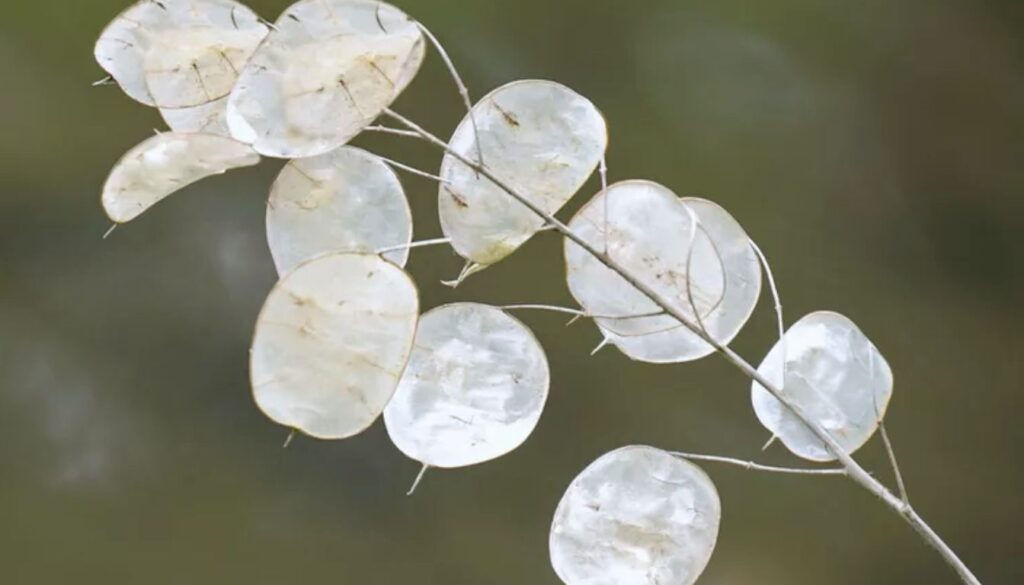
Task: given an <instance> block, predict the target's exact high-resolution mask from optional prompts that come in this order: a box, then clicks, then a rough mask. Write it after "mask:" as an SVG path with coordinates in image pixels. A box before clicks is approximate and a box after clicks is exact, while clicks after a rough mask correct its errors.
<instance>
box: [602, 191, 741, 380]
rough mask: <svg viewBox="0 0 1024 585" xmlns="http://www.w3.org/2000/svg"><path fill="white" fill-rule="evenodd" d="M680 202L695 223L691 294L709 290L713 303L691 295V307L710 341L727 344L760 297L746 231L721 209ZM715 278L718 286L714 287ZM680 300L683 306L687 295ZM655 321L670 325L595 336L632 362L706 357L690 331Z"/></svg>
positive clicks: (701, 202)
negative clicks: (697, 312)
mask: <svg viewBox="0 0 1024 585" xmlns="http://www.w3.org/2000/svg"><path fill="white" fill-rule="evenodd" d="M682 202H683V203H684V204H685V205H686V206H687V207H688V208H689V210H690V211H692V212H693V214H694V215H695V217H696V220H697V222H698V224H697V232H696V234H695V236H694V239H693V243H692V245H691V246H690V247H691V249H692V250H693V253H692V255H691V256H690V257H689V258H690V267H689V269H690V272H689V273H690V275H691V278H692V281H693V284H692V285H691V287H692V289H693V290H692V292H694V293H696V292H697V291H698V290H712V291H713V292H712V293H711V294H712V297H711V298H714V299H715V300H714V302H713V303H710V304H707V303H704V304H702V299H701V298H700V297H698V296H695V297H694V304H697V306H698V307H700V308H701V322H702V324H703V325H704V326H705V327H707V328H708V331H709V332H711V333H712V335H713V337H715V338H716V339H720V340H722V339H725V340H731V339H732V338H733V337H735V336H736V334H737V333H739V331H740V329H741V328H742V327H743V325H744V324H745V323H746V322H747V320H748V319H750V316H751V315H752V314H753V312H754V308H755V307H756V306H757V299H758V297H759V295H760V293H761V271H760V267H759V265H758V261H757V256H756V253H755V252H754V250H753V248H752V247H751V246H750V243H749V242H750V240H749V239H748V236H747V234H746V232H745V231H743V228H742V227H741V226H740V224H739V223H738V222H737V221H736V220H735V219H733V217H732V216H731V215H729V213H728V212H727V211H725V210H724V209H722V207H720V206H719V205H717V204H716V203H713V202H711V201H708V200H706V199H700V198H696V197H684V198H682ZM715 279H718V280H719V281H720V284H718V285H717V286H715V284H714V280H715ZM701 283H705V284H704V285H702V284H701ZM684 286H685V285H684ZM702 286H703V287H704V288H703V289H702V288H701V287H702ZM684 292H685V291H684ZM685 300H686V304H687V305H689V304H690V303H689V300H690V299H689V297H688V296H686V297H685ZM661 320H663V321H666V322H671V323H672V326H671V327H669V328H667V329H664V330H657V329H655V330H654V332H652V333H644V334H640V335H635V334H633V335H619V334H617V333H615V332H614V331H611V330H610V329H604V328H601V332H602V333H603V334H604V335H605V336H606V337H607V338H608V340H609V341H610V342H611V343H612V344H613V345H615V346H616V347H617V348H618V349H619V351H621V352H622V353H624V354H625V355H626V356H628V357H629V358H631V359H634V360H637V361H642V362H649V363H671V362H685V361H690V360H693V359H696V358H699V357H703V356H704V355H706V352H707V351H708V347H709V346H708V345H707V344H705V343H704V342H703V341H700V340H699V339H697V336H696V335H695V334H694V333H693V332H692V331H690V330H689V329H687V328H686V327H684V326H682V325H679V324H678V323H676V322H675V321H674V320H671V321H669V319H666V318H661ZM599 327H600V325H599Z"/></svg>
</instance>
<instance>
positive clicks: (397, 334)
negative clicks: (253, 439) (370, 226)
mask: <svg viewBox="0 0 1024 585" xmlns="http://www.w3.org/2000/svg"><path fill="white" fill-rule="evenodd" d="M418 312H419V299H418V294H417V292H416V286H415V284H413V281H412V279H411V278H409V275H408V274H406V273H405V271H404V270H402V269H401V268H399V267H397V266H395V265H394V264H392V263H390V262H388V261H387V260H384V259H382V258H381V257H379V256H375V255H370V254H351V253H335V254H328V255H325V256H320V257H318V258H315V259H313V260H309V261H307V262H305V263H303V264H301V265H299V267H298V268H296V269H295V270H293V271H291V272H289V273H288V274H286V275H285V276H284V278H282V279H281V280H280V281H279V282H278V283H277V285H275V286H274V288H273V290H271V291H270V294H269V295H268V296H267V300H266V302H265V303H264V305H263V309H262V311H260V315H259V318H258V319H257V321H256V333H255V335H254V337H253V341H252V350H251V354H250V364H249V369H250V378H251V380H252V389H253V397H254V398H255V400H256V404H257V406H259V408H260V409H261V410H262V411H263V412H264V413H265V414H266V415H267V416H268V417H270V418H271V419H272V420H274V421H275V422H278V423H280V424H282V425H285V426H287V427H291V428H294V429H297V430H299V431H302V432H303V433H306V434H307V435H311V436H313V437H318V438H321V439H342V438H345V437H349V436H352V435H355V434H357V433H359V432H360V431H362V430H364V429H366V428H367V427H369V426H370V424H372V423H373V421H374V420H376V419H377V417H378V416H380V413H381V412H382V411H383V410H384V406H385V405H386V404H387V403H388V400H390V399H391V395H392V394H393V393H394V391H395V388H396V387H397V385H398V379H399V378H400V377H401V375H402V370H403V369H404V368H405V364H406V362H407V361H408V359H409V353H410V351H411V350H412V342H413V335H414V334H415V331H416V319H417V316H418Z"/></svg>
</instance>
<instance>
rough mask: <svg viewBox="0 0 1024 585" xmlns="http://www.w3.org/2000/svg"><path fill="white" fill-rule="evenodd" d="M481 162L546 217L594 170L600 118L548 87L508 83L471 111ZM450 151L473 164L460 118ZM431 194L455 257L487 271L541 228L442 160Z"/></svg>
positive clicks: (604, 136) (461, 167)
mask: <svg viewBox="0 0 1024 585" xmlns="http://www.w3.org/2000/svg"><path fill="white" fill-rule="evenodd" d="M473 117H474V118H475V121H476V128H477V130H478V131H479V136H480V144H479V146H480V151H482V153H483V158H484V164H485V165H486V166H487V168H488V169H489V170H490V171H491V172H492V173H494V175H495V176H496V177H498V178H499V179H501V180H502V181H504V182H507V184H508V185H510V186H512V187H514V188H515V189H516V190H517V191H518V192H519V193H521V194H522V195H523V196H525V197H527V198H529V200H530V201H531V202H533V203H535V204H536V205H538V206H540V207H541V208H543V209H544V210H545V211H547V212H549V213H555V212H556V211H558V210H559V209H560V208H561V207H562V205H564V204H565V202H566V201H568V200H569V198H570V197H572V196H573V195H574V194H575V193H576V191H577V190H579V188H580V187H581V186H582V185H583V183H584V182H585V181H586V180H587V177H589V176H590V175H591V174H592V173H593V172H594V169H595V168H596V167H597V164H598V162H599V161H600V160H601V157H602V156H603V155H604V151H605V147H606V146H607V143H608V133H607V128H606V127H605V122H604V118H603V117H602V116H601V113H600V112H598V111H597V108H595V107H594V105H593V104H592V103H590V101H588V100H587V99H586V98H584V97H583V96H581V95H579V94H577V93H576V92H574V91H572V90H571V89H569V88H567V87H565V86H564V85H561V84H558V83H555V82H552V81H533V80H530V81H516V82H514V83H510V84H508V85H505V86H502V87H500V88H498V89H496V90H494V91H493V92H491V93H490V94H489V95H487V96H486V97H484V98H483V99H482V100H480V101H479V102H478V103H477V104H476V105H475V106H474V107H473ZM450 144H451V149H452V150H453V151H455V152H457V153H459V154H460V155H462V156H464V157H466V158H467V159H469V160H476V159H477V141H476V132H474V127H473V120H471V119H470V118H469V116H467V117H466V118H465V119H463V121H462V123H461V124H459V126H458V128H456V130H455V133H454V134H453V135H452V139H451V142H450ZM440 174H441V177H442V178H443V179H444V181H445V182H444V183H442V184H441V187H440V189H439V192H438V205H439V210H440V216H441V227H442V228H443V229H444V233H445V235H447V236H448V237H450V238H451V239H452V246H453V247H454V248H455V250H456V251H457V252H458V253H459V254H460V255H461V256H463V257H465V258H467V259H469V260H472V261H473V262H476V263H478V264H482V265H488V264H494V263H495V262H498V261H499V260H501V259H502V258H504V257H505V256H508V255H509V254H511V253H512V252H513V251H515V249H516V248H518V247H519V246H520V245H521V244H522V243H523V242H525V241H526V240H528V239H529V238H530V237H531V236H532V235H533V234H534V233H536V232H537V230H538V229H540V228H541V226H542V225H543V224H544V220H543V218H541V217H539V216H537V215H536V214H534V213H533V212H531V211H530V210H529V209H527V208H526V207H525V206H523V204H521V203H519V202H518V201H516V200H515V199H513V198H512V197H511V196H510V195H509V194H508V193H506V192H504V191H503V190H502V189H501V188H499V187H498V186H496V185H495V184H494V183H492V182H491V181H490V180H488V179H487V178H486V177H484V176H482V175H478V174H477V173H476V172H474V171H473V170H472V169H470V168H469V167H467V166H466V165H465V164H463V163H462V162H460V161H459V160H458V159H456V158H455V157H454V156H452V155H450V154H449V155H446V156H445V157H444V160H443V161H442V163H441V173H440Z"/></svg>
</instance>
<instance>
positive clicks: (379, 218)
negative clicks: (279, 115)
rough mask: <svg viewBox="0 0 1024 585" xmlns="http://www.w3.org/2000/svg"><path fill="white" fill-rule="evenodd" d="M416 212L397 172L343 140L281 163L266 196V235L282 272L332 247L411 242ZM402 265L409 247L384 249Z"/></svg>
mask: <svg viewBox="0 0 1024 585" xmlns="http://www.w3.org/2000/svg"><path fill="white" fill-rule="evenodd" d="M411 239H412V212H411V211H410V209H409V203H408V201H407V200H406V198H405V192H404V191H403V190H402V184H401V183H399V181H398V177H397V176H395V173H394V171H392V170H391V168H390V167H388V166H387V165H386V164H385V163H384V162H382V161H381V160H380V158H379V157H376V156H374V155H372V154H370V153H368V152H366V151H365V150H361V149H358V148H354V147H351V146H343V147H341V148H337V149H335V150H332V151H331V152H329V153H327V154H323V155H320V156H315V157H310V158H303V159H296V160H293V161H291V162H289V163H288V164H287V165H285V166H284V168H283V169H281V173H280V174H279V175H278V177H277V180H276V181H274V186H273V187H272V188H271V190H270V198H269V199H268V200H267V241H268V242H269V244H270V252H271V254H272V255H273V257H274V264H275V265H276V266H277V272H278V274H284V273H286V272H288V271H289V270H291V269H292V268H294V267H295V265H297V264H298V263H299V262H302V261H303V260H306V259H308V258H311V257H313V256H316V255H318V254H322V253H324V252H330V251H350V252H351V251H356V252H374V251H376V250H380V249H383V248H386V247H392V246H401V245H407V244H409V242H410V241H411ZM384 257H385V258H387V259H388V260H390V261H392V262H394V263H395V264H397V265H399V266H404V265H405V262H406V260H407V259H408V257H409V249H408V247H405V248H403V249H401V250H395V251H392V252H388V253H386V254H384Z"/></svg>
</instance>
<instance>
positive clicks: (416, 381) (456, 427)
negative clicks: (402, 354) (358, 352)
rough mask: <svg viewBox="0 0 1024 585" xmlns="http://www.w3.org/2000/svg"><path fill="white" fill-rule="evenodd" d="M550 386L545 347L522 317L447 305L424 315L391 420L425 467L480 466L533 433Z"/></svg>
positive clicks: (395, 436)
mask: <svg viewBox="0 0 1024 585" xmlns="http://www.w3.org/2000/svg"><path fill="white" fill-rule="evenodd" d="M549 383H550V375H549V371H548V362H547V358H546V357H545V355H544V349H543V348H542V347H541V346H540V343H539V342H538V341H537V339H536V337H534V335H533V333H532V332H531V331H530V330H529V329H528V328H527V327H526V326H525V325H523V324H522V323H521V322H519V321H518V320H517V319H515V318H513V317H511V316H509V315H508V314H507V313H505V312H504V311H502V310H500V309H498V308H496V307H492V306H489V305H481V304H477V303H454V304H449V305H444V306H441V307H438V308H436V309H434V310H432V311H429V312H428V313H426V314H424V315H423V316H422V317H421V318H420V322H419V326H418V328H417V331H416V347H415V349H413V352H412V357H411V358H410V359H409V365H408V366H407V367H406V369H405V373H404V374H403V375H402V380H401V382H400V383H399V386H398V390H397V391H396V392H395V395H394V397H393V398H392V399H391V402H390V403H388V406H387V408H386V409H385V410H384V423H385V424H386V425H387V429H388V434H389V435H390V436H391V440H392V441H393V442H394V443H395V445H396V446H397V447H398V448H399V449H400V450H401V451H402V452H403V453H405V454H406V455H408V456H409V457H411V458H413V459H416V460H417V461H420V462H422V463H424V464H425V465H429V466H431V467H462V466H465V465H474V464H476V463H482V462H484V461H489V460H491V459H495V458H497V457H500V456H502V455H504V454H506V453H508V452H510V451H512V450H513V449H515V448H516V447H518V446H519V445H521V444H522V443H523V441H525V440H526V438H527V437H529V435H530V433H531V432H533V429H534V427H536V425H537V421H538V420H539V419H540V415H541V411H542V410H543V409H544V403H545V402H546V401H547V396H548V385H549Z"/></svg>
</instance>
